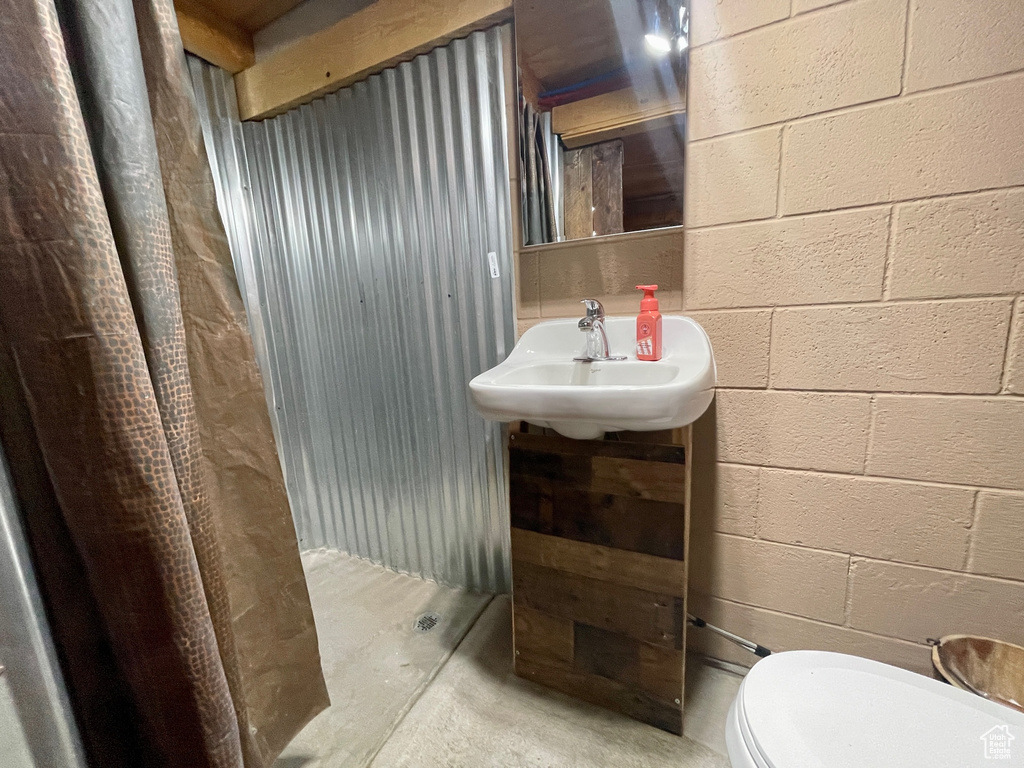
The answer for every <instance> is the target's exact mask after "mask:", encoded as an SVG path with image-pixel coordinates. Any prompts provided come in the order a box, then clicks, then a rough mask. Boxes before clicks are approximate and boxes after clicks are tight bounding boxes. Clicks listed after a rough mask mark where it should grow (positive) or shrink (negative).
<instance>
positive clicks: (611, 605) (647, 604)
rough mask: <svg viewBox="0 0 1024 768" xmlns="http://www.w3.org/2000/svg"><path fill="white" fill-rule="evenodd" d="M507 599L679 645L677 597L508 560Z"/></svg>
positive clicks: (680, 624) (680, 610) (681, 626)
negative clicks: (510, 592) (509, 591)
mask: <svg viewBox="0 0 1024 768" xmlns="http://www.w3.org/2000/svg"><path fill="white" fill-rule="evenodd" d="M512 589H513V600H514V601H516V602H518V603H519V604H520V605H525V606H526V607H527V608H533V609H534V610H537V611H541V612H543V613H547V614H550V615H552V616H558V617H561V618H564V619H571V620H573V621H578V622H580V623H582V624H590V625H591V626H595V627H601V628H602V629H607V630H609V631H610V632H619V633H621V634H625V635H629V636H630V637H635V638H636V639H638V640H644V641H645V642H648V643H653V644H655V645H661V646H665V647H666V648H676V649H678V650H682V647H683V631H684V626H685V609H684V607H683V598H681V597H674V596H672V595H663V594H658V593H655V592H650V591H648V590H644V589H637V588H635V587H624V586H621V585H618V584H611V583H609V582H606V581H598V580H596V579H588V578H586V577H585V576H577V575H575V574H572V573H567V572H565V571H558V570H554V569H552V568H543V567H541V566H538V565H534V564H532V563H528V562H525V561H521V560H516V559H515V558H514V557H513V559H512Z"/></svg>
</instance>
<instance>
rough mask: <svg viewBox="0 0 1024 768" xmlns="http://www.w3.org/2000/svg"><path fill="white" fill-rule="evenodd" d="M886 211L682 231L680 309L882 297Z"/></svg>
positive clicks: (886, 237)
mask: <svg viewBox="0 0 1024 768" xmlns="http://www.w3.org/2000/svg"><path fill="white" fill-rule="evenodd" d="M888 237H889V209H888V208H881V209H880V208H876V209H869V210H863V211H846V212H842V213H828V214H821V215H815V216H797V217H793V218H787V219H770V220H768V221H759V222H754V223H752V224H739V225H736V226H728V227H715V228H713V229H701V230H697V231H695V232H689V233H687V237H686V253H685V256H684V271H683V291H684V297H683V304H684V306H685V307H686V308H687V309H709V308H724V307H763V306H776V305H780V304H782V305H786V304H825V303H836V302H847V301H849V302H853V301H871V300H878V299H881V298H882V279H883V273H884V271H885V252H886V247H887V242H888Z"/></svg>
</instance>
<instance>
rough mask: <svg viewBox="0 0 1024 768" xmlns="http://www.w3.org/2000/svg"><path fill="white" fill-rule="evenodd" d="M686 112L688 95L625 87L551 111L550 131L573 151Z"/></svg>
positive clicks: (667, 121) (670, 120) (665, 122)
mask: <svg viewBox="0 0 1024 768" xmlns="http://www.w3.org/2000/svg"><path fill="white" fill-rule="evenodd" d="M685 111H686V94H685V93H684V92H683V90H682V89H680V90H679V91H676V92H673V93H663V92H662V93H657V94H644V93H638V92H637V90H636V89H633V88H625V89H622V90H619V91H612V92H611V93H605V94H602V95H600V96H594V97H592V98H589V99H581V100H580V101H574V102H571V103H569V104H563V105H561V106H558V107H554V108H553V109H552V110H551V130H552V131H553V132H554V133H557V134H558V135H559V136H561V137H562V142H563V143H564V144H565V146H567V147H569V148H570V149H574V148H576V147H583V146H586V145H587V144H595V143H597V142H599V141H608V140H609V139H618V138H622V137H623V136H629V135H631V134H634V133H639V132H641V131H650V130H653V129H655V128H658V127H661V126H665V125H669V124H671V123H673V122H675V121H676V119H677V118H678V116H679V115H681V114H683V113H684V112H685Z"/></svg>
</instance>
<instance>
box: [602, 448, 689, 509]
mask: <svg viewBox="0 0 1024 768" xmlns="http://www.w3.org/2000/svg"><path fill="white" fill-rule="evenodd" d="M590 466H591V486H590V487H591V488H592V489H593V490H594V491H596V492H598V493H613V494H616V495H619V496H639V497H640V498H642V499H654V500H655V501H670V502H675V503H677V504H682V503H683V502H684V501H685V497H686V469H685V468H684V467H679V466H665V465H661V464H658V463H656V462H652V461H638V460H637V459H612V458H607V457H604V456H595V457H594V458H593V459H591V462H590Z"/></svg>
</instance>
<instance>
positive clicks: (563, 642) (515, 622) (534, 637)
mask: <svg viewBox="0 0 1024 768" xmlns="http://www.w3.org/2000/svg"><path fill="white" fill-rule="evenodd" d="M512 628H513V629H512V631H513V637H514V639H515V647H516V656H525V657H526V658H527V659H532V660H535V661H538V662H541V663H544V664H553V665H555V666H564V667H565V668H566V669H571V668H572V665H573V636H574V625H573V623H572V622H571V621H570V620H569V619H562V618H559V617H557V616H551V615H549V614H547V613H541V612H540V611H535V610H533V609H532V608H527V607H526V606H525V605H518V604H514V605H513V606H512Z"/></svg>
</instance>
